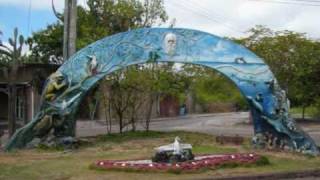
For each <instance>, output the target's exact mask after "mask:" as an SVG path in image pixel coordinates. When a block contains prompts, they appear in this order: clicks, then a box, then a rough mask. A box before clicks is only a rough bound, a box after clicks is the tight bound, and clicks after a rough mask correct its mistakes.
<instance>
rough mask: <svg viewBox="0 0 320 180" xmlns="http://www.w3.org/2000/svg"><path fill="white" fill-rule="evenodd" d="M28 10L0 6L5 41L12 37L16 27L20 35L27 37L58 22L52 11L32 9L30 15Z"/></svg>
mask: <svg viewBox="0 0 320 180" xmlns="http://www.w3.org/2000/svg"><path fill="white" fill-rule="evenodd" d="M28 9H29V8H26V7H23V6H16V5H10V4H9V5H3V4H0V29H1V31H2V32H3V36H2V40H3V41H7V39H8V38H9V37H12V34H13V29H14V28H15V27H18V29H19V33H21V34H23V35H24V36H25V37H27V36H29V35H31V33H32V32H33V31H38V30H40V29H43V28H45V27H46V26H47V25H48V24H50V23H52V22H55V21H56V20H57V19H56V18H55V16H54V14H53V13H52V11H50V9H32V12H31V13H30V14H29V11H28Z"/></svg>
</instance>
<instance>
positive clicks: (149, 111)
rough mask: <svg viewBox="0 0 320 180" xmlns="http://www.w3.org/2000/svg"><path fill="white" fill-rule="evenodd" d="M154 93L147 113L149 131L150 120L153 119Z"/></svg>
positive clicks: (147, 128) (147, 129)
mask: <svg viewBox="0 0 320 180" xmlns="http://www.w3.org/2000/svg"><path fill="white" fill-rule="evenodd" d="M153 99H154V98H153V95H151V96H150V105H149V108H148V111H147V115H146V131H147V132H148V131H149V127H150V121H151V114H152V107H153Z"/></svg>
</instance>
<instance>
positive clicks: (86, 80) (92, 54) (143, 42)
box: [5, 28, 319, 154]
mask: <svg viewBox="0 0 320 180" xmlns="http://www.w3.org/2000/svg"><path fill="white" fill-rule="evenodd" d="M148 62H176V63H190V64H195V65H202V66H205V67H208V68H212V69H214V70H216V71H218V72H220V73H221V74H223V75H224V76H226V77H227V78H229V79H230V80H231V81H232V82H233V83H234V84H235V85H236V86H237V87H238V89H239V91H240V92H241V93H242V95H243V96H244V97H245V98H246V99H247V101H248V104H249V106H250V109H251V113H252V117H253V126H254V133H255V135H254V137H253V142H254V143H256V144H259V143H263V142H264V141H265V137H266V136H270V135H272V137H274V138H276V141H277V143H278V144H279V145H286V146H287V147H289V148H291V149H292V150H295V151H299V152H303V153H310V154H318V153H319V150H318V148H317V145H316V144H315V142H314V141H313V139H312V138H311V137H310V136H309V135H308V134H306V133H305V132H303V130H302V129H301V128H299V127H298V126H297V125H296V123H295V122H294V121H293V120H292V119H291V118H290V116H289V112H288V111H289V101H288V99H287V97H286V93H285V91H283V90H282V89H281V88H280V87H279V85H278V83H277V80H276V78H275V77H274V75H273V73H272V72H271V71H270V69H269V67H268V65H266V64H265V63H264V62H263V60H262V59H261V58H259V57H257V56H256V55H255V54H254V53H252V52H251V51H249V50H248V49H246V48H244V47H243V46H241V45H238V44H235V43H234V42H232V41H229V40H226V39H223V38H220V37H217V36H214V35H212V34H208V33H205V32H201V31H197V30H189V29H175V28H169V29H167V28H145V29H137V30H132V31H128V32H124V33H119V34H116V35H113V36H109V37H105V38H104V39H101V40H99V41H96V42H94V43H92V44H90V45H89V46H87V47H85V48H83V49H81V50H80V51H78V52H77V53H76V54H74V55H73V56H72V57H71V58H70V59H69V60H67V61H66V62H65V63H64V64H63V65H62V66H61V67H60V68H59V69H58V70H57V71H56V72H55V73H53V74H52V75H51V76H50V77H49V78H48V79H47V82H46V87H45V89H44V91H43V95H42V99H43V100H42V104H41V107H40V110H39V112H38V113H37V114H36V115H35V117H34V118H33V119H32V121H30V122H29V123H28V124H27V125H25V126H24V127H22V128H21V129H19V130H17V132H16V133H15V134H14V135H13V136H12V137H11V139H10V141H9V142H8V143H7V144H6V147H5V148H6V150H12V149H17V148H23V147H25V146H26V145H27V144H28V143H30V142H31V141H32V140H33V139H34V138H46V136H47V135H48V134H50V133H51V134H53V135H54V137H55V138H58V139H59V138H66V137H74V136H75V123H76V119H75V115H76V112H77V110H78V106H79V104H80V102H81V100H82V99H83V98H84V97H85V96H86V94H87V92H88V91H89V90H90V89H91V88H92V87H93V86H94V85H95V84H97V83H98V82H99V80H100V79H102V78H104V77H105V76H106V75H108V74H110V73H112V72H114V71H116V70H119V69H121V68H124V67H126V66H130V65H134V64H143V63H148Z"/></svg>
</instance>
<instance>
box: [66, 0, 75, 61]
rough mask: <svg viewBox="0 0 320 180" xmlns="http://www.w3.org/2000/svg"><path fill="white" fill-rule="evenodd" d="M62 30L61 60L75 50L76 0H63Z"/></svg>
mask: <svg viewBox="0 0 320 180" xmlns="http://www.w3.org/2000/svg"><path fill="white" fill-rule="evenodd" d="M63 24H64V30H63V60H64V61H66V60H67V59H68V58H69V57H70V56H72V55H73V54H74V53H75V52H76V38H77V0H65V6H64V22H63Z"/></svg>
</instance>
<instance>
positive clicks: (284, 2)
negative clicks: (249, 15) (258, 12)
mask: <svg viewBox="0 0 320 180" xmlns="http://www.w3.org/2000/svg"><path fill="white" fill-rule="evenodd" d="M248 1H255V2H261V3H274V4H289V5H302V6H314V7H315V6H320V4H315V3H312V4H309V3H305V2H301V3H298V2H293V1H291V2H289V1H272V0H248ZM319 3H320V2H319Z"/></svg>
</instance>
